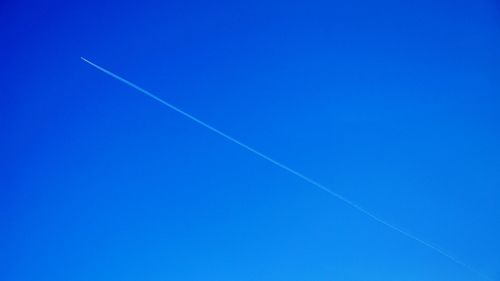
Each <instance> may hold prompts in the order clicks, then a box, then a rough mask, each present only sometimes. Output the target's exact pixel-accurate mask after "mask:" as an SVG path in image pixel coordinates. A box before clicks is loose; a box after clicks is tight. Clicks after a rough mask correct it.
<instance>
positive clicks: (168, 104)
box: [80, 57, 494, 281]
mask: <svg viewBox="0 0 500 281" xmlns="http://www.w3.org/2000/svg"><path fill="white" fill-rule="evenodd" d="M80 58H81V59H82V60H83V61H84V62H86V63H88V64H89V65H91V66H93V67H95V68H97V69H99V70H100V71H102V72H104V73H106V74H108V75H109V76H111V77H113V78H115V79H117V80H119V81H121V82H123V83H125V84H127V85H128V86H130V87H132V88H134V89H136V90H138V91H139V92H141V93H143V94H145V95H147V96H148V97H150V98H152V99H154V100H156V101H158V102H159V103H161V104H163V105H165V106H167V107H169V108H170V109H172V110H174V111H176V112H178V113H180V114H182V115H184V116H185V117H187V118H189V119H191V120H193V121H194V122H196V123H198V124H200V125H202V126H203V127H205V128H207V129H209V130H210V131H212V132H214V133H216V134H218V135H220V136H222V137H224V138H225V139H227V140H229V141H231V142H233V143H235V144H237V145H239V146H241V147H243V148H244V149H246V150H248V151H250V152H252V153H253V154H255V155H257V156H259V157H261V158H263V159H265V160H267V161H269V162H271V163H273V164H274V165H276V166H278V167H280V168H282V169H283V170H285V171H288V172H290V173H291V174H293V175H295V176H297V177H299V178H301V179H303V180H304V181H306V182H308V183H310V184H311V185H313V186H315V187H317V188H319V189H321V190H323V191H325V192H327V193H328V194H330V195H332V196H334V197H336V198H337V199H339V200H340V201H342V202H344V203H346V204H347V205H349V206H351V207H353V208H354V209H356V210H358V211H360V212H361V213H363V214H365V215H366V216H368V217H369V218H371V219H373V220H374V221H376V222H378V223H380V224H382V225H385V226H387V227H388V228H390V229H392V230H394V231H396V232H399V233H400V234H402V235H404V236H406V237H408V238H410V239H412V240H414V241H417V242H418V243H420V244H422V245H424V246H426V247H428V248H430V249H432V250H434V251H436V252H437V253H439V254H441V255H443V256H444V257H447V258H448V259H450V260H451V261H453V262H454V263H456V264H458V265H460V266H463V267H465V268H467V269H468V270H470V271H472V272H474V273H475V274H477V275H480V276H482V277H483V278H485V279H487V280H491V281H494V280H493V279H492V278H490V277H488V276H486V275H484V274H483V273H481V272H479V271H478V270H476V269H475V268H473V267H472V266H470V265H468V264H466V263H464V262H462V261H461V260H459V259H457V258H456V257H454V256H452V255H451V254H448V253H447V252H445V251H444V250H442V249H440V248H439V247H437V246H435V245H433V244H431V243H429V242H426V241H425V240H422V239H420V238H418V237H416V236H415V235H413V234H411V233H409V232H407V231H405V230H403V229H401V228H399V227H397V226H395V225H393V224H391V223H389V222H387V221H386V220H384V219H382V218H380V217H378V216H377V215H375V214H373V213H372V212H370V211H368V210H366V209H365V208H363V207H361V206H359V205H358V204H357V203H355V202H353V201H351V200H349V199H347V198H345V197H344V196H342V195H340V194H338V193H337V192H335V191H333V190H331V189H329V188H328V187H326V186H324V185H322V184H320V183H318V182H316V181H315V180H313V179H311V178H309V177H307V176H305V175H303V174H302V173H300V172H297V171H296V170H294V169H292V168H290V167H288V166H286V165H285V164H282V163H280V162H278V161H276V160H274V159H273V158H271V157H269V156H267V155H265V154H264V153H262V152H259V151H258V150H256V149H254V148H252V147H250V146H248V145H246V144H244V143H242V142H241V141H239V140H237V139H235V138H233V137H231V136H229V135H227V134H226V133H223V132H221V131H220V130H218V129H216V128H214V127H212V126H211V125H208V124H207V123H205V122H203V121H201V120H200V119H198V118H196V117H194V116H193V115H191V114H189V113H187V112H185V111H183V110H181V109H179V108H177V107H176V106H174V105H172V104H170V103H168V102H166V101H164V100H163V99H161V98H159V97H157V96H156V95H154V94H152V93H151V92H149V91H147V90H145V89H143V88H142V87H139V86H137V85H136V84H134V83H132V82H130V81H128V80H127V79H125V78H122V77H120V76H118V75H116V74H114V73H113V72H111V71H109V70H107V69H105V68H103V67H101V66H99V65H97V64H95V63H93V62H91V61H89V60H88V59H86V58H83V57H80Z"/></svg>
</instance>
